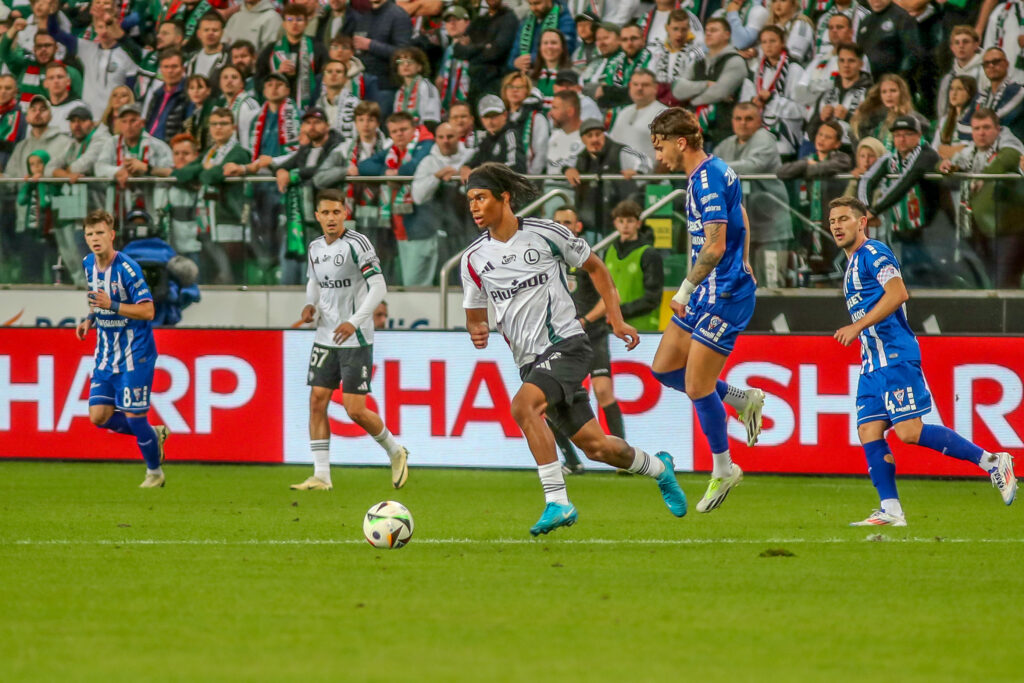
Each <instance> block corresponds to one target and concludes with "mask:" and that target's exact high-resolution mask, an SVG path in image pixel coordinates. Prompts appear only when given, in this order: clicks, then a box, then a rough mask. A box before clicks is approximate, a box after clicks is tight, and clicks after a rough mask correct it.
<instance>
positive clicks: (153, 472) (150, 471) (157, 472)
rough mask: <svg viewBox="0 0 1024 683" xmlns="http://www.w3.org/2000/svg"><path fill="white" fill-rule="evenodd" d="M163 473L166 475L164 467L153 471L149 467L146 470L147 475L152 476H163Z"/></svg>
mask: <svg viewBox="0 0 1024 683" xmlns="http://www.w3.org/2000/svg"><path fill="white" fill-rule="evenodd" d="M163 473H164V468H162V467H157V468H156V469H155V470H151V469H149V468H148V467H147V468H146V474H147V475H150V474H163Z"/></svg>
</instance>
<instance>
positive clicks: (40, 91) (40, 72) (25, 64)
mask: <svg viewBox="0 0 1024 683" xmlns="http://www.w3.org/2000/svg"><path fill="white" fill-rule="evenodd" d="M24 28H25V20H24V19H15V20H14V21H13V22H11V27H10V28H9V29H8V30H7V32H6V33H5V34H4V35H3V36H2V37H0V63H2V64H3V65H4V66H5V67H7V70H8V71H10V73H11V74H12V75H14V77H15V78H17V79H18V90H19V91H20V93H21V101H22V102H23V103H25V104H27V103H28V102H29V101H30V100H31V99H32V96H33V95H45V94H46V89H45V88H44V87H43V82H42V81H43V76H45V75H46V67H47V66H49V65H50V64H57V63H60V62H59V60H57V59H56V58H55V56H54V55H55V54H56V52H57V41H56V39H54V37H53V36H52V35H50V34H49V33H48V32H47V31H39V32H37V33H36V34H35V37H34V38H33V41H34V44H33V46H32V49H31V51H28V50H25V49H23V48H22V47H21V46H20V45H19V44H18V35H19V32H20V31H22V30H23V29H24ZM66 68H67V69H68V76H69V77H70V78H71V87H72V90H73V92H74V93H75V94H77V95H80V94H81V92H82V74H81V73H79V72H78V69H75V68H74V67H66Z"/></svg>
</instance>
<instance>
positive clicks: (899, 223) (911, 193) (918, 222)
mask: <svg viewBox="0 0 1024 683" xmlns="http://www.w3.org/2000/svg"><path fill="white" fill-rule="evenodd" d="M921 149H922V147H921V145H918V146H917V147H915V148H914V149H913V150H911V151H910V153H909V154H907V158H906V159H900V155H899V154H898V153H896V152H893V153H892V154H890V155H889V174H890V175H895V176H902V175H903V173H904V172H906V170H907V169H909V168H910V167H911V166H913V165H914V162H915V161H917V157H918V156H919V155H920V154H921ZM898 182H899V178H896V179H894V180H891V181H889V180H886V181H885V183H886V185H887V186H889V185H890V183H891V184H892V185H895V184H896V183H898ZM886 189H888V188H886ZM892 212H893V218H894V220H893V226H892V230H893V232H910V231H913V230H920V229H921V226H922V224H923V221H922V217H921V193H920V191H919V190H918V189H917V185H914V186H913V187H911V188H910V189H909V190H908V191H907V194H906V195H904V196H903V197H901V198H900V200H899V201H898V202H897V203H896V204H895V206H893V207H892Z"/></svg>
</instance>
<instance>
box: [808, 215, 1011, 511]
mask: <svg viewBox="0 0 1024 683" xmlns="http://www.w3.org/2000/svg"><path fill="white" fill-rule="evenodd" d="M867 214H868V208H867V207H866V206H865V205H864V204H862V203H861V202H860V200H858V199H855V198H853V197H841V198H839V199H834V200H832V202H830V203H829V216H828V223H829V229H830V230H831V231H832V237H833V238H834V239H835V241H836V245H837V246H838V247H839V248H840V249H842V250H843V251H845V252H846V257H847V259H848V263H847V266H846V274H845V276H844V277H843V294H844V296H845V297H846V308H847V310H849V312H850V317H851V318H852V319H853V322H852V323H851V324H850V325H847V326H846V327H843V328H841V329H839V330H837V331H836V333H835V338H836V340H837V341H838V342H839V343H840V344H842V345H843V346H849V345H850V344H852V343H853V342H854V341H856V340H857V339H860V349H861V367H860V373H861V374H860V381H859V382H858V385H857V434H858V436H859V437H860V442H861V444H862V445H863V446H864V454H865V455H866V456H867V461H868V474H869V475H870V476H871V483H872V484H874V485H875V488H876V489H877V490H878V497H879V500H880V501H881V505H880V507H879V509H878V510H875V511H874V512H873V513H872V514H871V515H870V516H868V518H867V519H865V520H863V521H860V522H853V523H851V526H885V525H891V526H906V525H907V518H906V517H905V516H904V514H903V506H902V505H901V504H900V499H899V494H898V493H897V492H896V461H895V459H894V458H893V456H892V452H891V451H890V450H889V445H888V444H887V443H886V441H885V432H886V430H887V429H889V428H890V427H892V428H893V430H894V431H895V432H896V436H898V437H899V439H900V441H902V442H903V443H907V444H917V445H919V446H924V447H925V448H930V449H932V450H933V451H938V452H939V453H942V454H943V455H947V456H949V457H951V458H956V459H957V460H966V461H968V462H973V463H974V464H975V465H977V466H978V467H980V468H981V469H983V470H984V471H985V473H986V474H988V475H989V478H990V479H991V480H992V485H993V486H994V487H995V488H996V489H998V490H999V493H1000V495H1001V496H1002V498H1003V502H1004V503H1006V504H1007V505H1009V504H1010V503H1012V502H1013V498H1014V496H1015V495H1016V493H1017V478H1016V477H1015V476H1014V474H1013V458H1012V457H1011V456H1010V454H1009V453H988V452H987V451H985V450H984V449H982V448H981V447H980V446H976V445H974V444H973V443H971V442H970V441H968V440H967V439H965V438H963V437H962V436H960V435H959V434H957V433H956V432H954V431H953V430H952V429H948V428H946V427H943V426H941V425H930V424H929V425H926V424H924V422H923V421H922V420H921V418H922V417H923V416H924V415H927V414H928V413H929V412H931V409H932V397H931V394H930V393H929V392H928V384H927V382H926V381H925V378H924V374H923V373H922V372H921V349H920V347H919V346H918V344H917V338H916V337H915V336H914V333H913V332H912V331H911V329H910V325H909V324H908V323H907V314H906V309H905V307H904V303H905V302H906V301H907V299H908V298H909V295H908V294H907V287H906V285H905V284H904V282H903V275H902V274H901V272H900V264H899V262H898V261H897V260H896V257H895V256H894V255H893V253H892V250H891V249H889V247H888V246H886V245H885V244H883V243H882V242H879V241H878V240H872V239H868V238H867V235H866V234H865V232H864V231H865V229H866V227H867V222H868V218H867Z"/></svg>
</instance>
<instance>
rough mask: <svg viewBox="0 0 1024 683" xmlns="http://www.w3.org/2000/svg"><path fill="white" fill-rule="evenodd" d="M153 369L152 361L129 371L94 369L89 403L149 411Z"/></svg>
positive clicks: (133, 411) (119, 408)
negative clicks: (114, 371)
mask: <svg viewBox="0 0 1024 683" xmlns="http://www.w3.org/2000/svg"><path fill="white" fill-rule="evenodd" d="M153 369H154V365H153V364H152V363H146V364H144V365H136V366H135V369H134V370H129V371H128V372H117V373H112V372H107V371H105V370H95V371H93V375H92V380H91V381H90V382H89V405H91V406H114V407H115V408H117V409H118V410H123V411H124V412H126V413H145V412H147V411H148V410H149V394H150V389H151V388H152V386H153Z"/></svg>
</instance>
